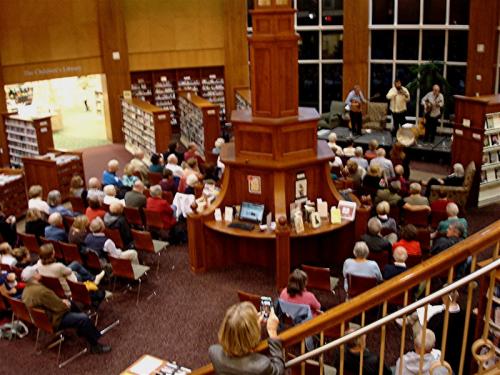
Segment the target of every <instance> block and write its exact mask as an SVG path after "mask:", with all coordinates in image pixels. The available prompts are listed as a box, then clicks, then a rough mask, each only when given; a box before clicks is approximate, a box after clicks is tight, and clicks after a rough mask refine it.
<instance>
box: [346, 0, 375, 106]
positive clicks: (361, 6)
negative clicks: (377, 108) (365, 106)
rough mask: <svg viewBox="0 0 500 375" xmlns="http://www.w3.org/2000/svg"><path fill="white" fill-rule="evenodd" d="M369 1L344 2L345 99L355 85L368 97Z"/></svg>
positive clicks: (350, 0) (353, 0)
mask: <svg viewBox="0 0 500 375" xmlns="http://www.w3.org/2000/svg"><path fill="white" fill-rule="evenodd" d="M368 1H369V0H349V1H344V46H345V48H344V52H343V56H344V57H343V60H344V64H343V70H344V71H343V73H342V77H343V89H342V92H343V98H345V97H346V96H347V94H348V93H349V91H350V90H351V89H352V87H353V86H354V85H355V84H359V85H360V86H361V90H362V91H363V92H364V94H365V96H366V97H368V96H369V93H368V61H369V56H368V45H369V40H370V31H369V30H368V23H369V19H368V17H369V15H368V10H369V7H368Z"/></svg>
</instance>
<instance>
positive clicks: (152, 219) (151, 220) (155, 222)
mask: <svg viewBox="0 0 500 375" xmlns="http://www.w3.org/2000/svg"><path fill="white" fill-rule="evenodd" d="M144 216H145V217H146V228H148V229H149V230H151V229H164V227H165V226H164V224H163V219H162V217H161V213H160V212H158V211H152V210H148V209H147V208H146V209H144Z"/></svg>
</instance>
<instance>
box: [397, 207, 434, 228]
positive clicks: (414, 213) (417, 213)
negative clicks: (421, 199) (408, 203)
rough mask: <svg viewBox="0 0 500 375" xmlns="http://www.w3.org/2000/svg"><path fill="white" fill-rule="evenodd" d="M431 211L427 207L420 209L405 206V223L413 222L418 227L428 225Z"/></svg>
mask: <svg viewBox="0 0 500 375" xmlns="http://www.w3.org/2000/svg"><path fill="white" fill-rule="evenodd" d="M430 214H431V211H430V210H428V209H427V208H423V209H420V210H408V209H406V208H404V207H403V219H404V222H405V224H413V225H415V226H416V227H428V226H429V218H430Z"/></svg>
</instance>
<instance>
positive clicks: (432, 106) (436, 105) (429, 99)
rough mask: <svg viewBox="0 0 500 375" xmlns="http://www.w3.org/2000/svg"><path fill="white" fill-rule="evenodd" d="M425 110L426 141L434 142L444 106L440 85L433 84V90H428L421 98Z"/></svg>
mask: <svg viewBox="0 0 500 375" xmlns="http://www.w3.org/2000/svg"><path fill="white" fill-rule="evenodd" d="M421 103H422V105H423V106H424V112H425V136H424V143H426V142H430V143H434V138H435V137H436V128H437V126H438V122H439V118H440V117H441V108H442V107H443V106H444V97H443V94H441V92H440V89H439V86H438V85H434V86H432V91H430V92H428V93H427V94H426V95H425V96H424V97H423V98H422V100H421Z"/></svg>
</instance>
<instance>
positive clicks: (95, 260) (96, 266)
mask: <svg viewBox="0 0 500 375" xmlns="http://www.w3.org/2000/svg"><path fill="white" fill-rule="evenodd" d="M85 266H86V267H87V268H89V269H91V270H93V271H98V272H101V271H102V264H101V261H100V260H99V255H97V253H96V252H95V251H94V250H88V251H87V253H86V254H85Z"/></svg>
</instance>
